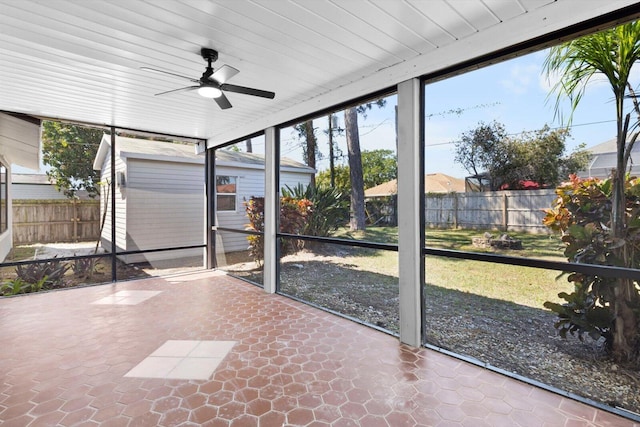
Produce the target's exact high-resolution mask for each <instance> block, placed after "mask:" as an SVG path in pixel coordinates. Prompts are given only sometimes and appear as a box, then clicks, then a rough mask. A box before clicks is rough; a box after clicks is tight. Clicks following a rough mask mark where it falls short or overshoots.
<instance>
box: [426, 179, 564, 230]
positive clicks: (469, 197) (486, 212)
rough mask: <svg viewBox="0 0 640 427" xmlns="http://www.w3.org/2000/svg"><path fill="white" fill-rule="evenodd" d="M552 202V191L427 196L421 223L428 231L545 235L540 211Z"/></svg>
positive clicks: (542, 214) (542, 213) (553, 197)
mask: <svg viewBox="0 0 640 427" xmlns="http://www.w3.org/2000/svg"><path fill="white" fill-rule="evenodd" d="M555 198H556V194H555V190H553V189H549V190H526V191H491V192H485V193H449V194H427V195H426V196H425V222H426V225H427V227H432V228H470V229H497V230H502V231H525V232H529V233H547V232H549V229H548V228H547V227H545V226H544V225H543V224H542V218H544V211H543V210H544V209H547V208H550V207H551V204H552V202H553V200H555Z"/></svg>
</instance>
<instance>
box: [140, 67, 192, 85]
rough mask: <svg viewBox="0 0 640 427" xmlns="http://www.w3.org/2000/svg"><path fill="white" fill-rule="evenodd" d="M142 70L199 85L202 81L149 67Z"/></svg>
mask: <svg viewBox="0 0 640 427" xmlns="http://www.w3.org/2000/svg"><path fill="white" fill-rule="evenodd" d="M140 69H141V70H144V71H151V72H152V73H159V74H167V75H170V76H174V77H180V78H181V79H186V80H189V81H190V82H194V83H198V82H199V81H200V80H197V79H192V78H191V77H187V76H183V75H180V74H176V73H172V72H171V71H165V70H158V69H156V68H149V67H140Z"/></svg>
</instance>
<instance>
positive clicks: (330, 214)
mask: <svg viewBox="0 0 640 427" xmlns="http://www.w3.org/2000/svg"><path fill="white" fill-rule="evenodd" d="M282 194H283V196H284V197H289V198H292V199H297V200H308V201H310V202H311V204H312V206H313V209H312V210H311V211H310V212H308V214H307V218H306V223H305V227H304V229H303V231H302V233H303V234H306V235H309V236H330V235H332V234H333V233H334V232H335V231H336V230H337V229H338V228H339V227H342V226H343V225H345V223H347V222H348V221H349V203H348V202H347V201H346V199H345V198H344V197H343V194H342V193H341V192H340V191H339V190H337V189H335V188H331V187H328V186H324V185H318V186H313V185H308V186H306V187H305V186H303V185H302V184H298V185H297V186H295V187H293V188H291V187H289V186H285V188H283V189H282Z"/></svg>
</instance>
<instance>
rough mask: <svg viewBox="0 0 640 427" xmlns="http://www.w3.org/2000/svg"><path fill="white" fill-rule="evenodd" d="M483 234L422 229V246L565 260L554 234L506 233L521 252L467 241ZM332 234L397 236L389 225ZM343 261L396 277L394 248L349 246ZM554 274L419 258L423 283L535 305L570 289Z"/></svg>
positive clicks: (391, 240) (377, 239)
mask: <svg viewBox="0 0 640 427" xmlns="http://www.w3.org/2000/svg"><path fill="white" fill-rule="evenodd" d="M491 233H492V234H493V235H494V236H496V237H498V236H499V233H498V232H495V231H493V232H491ZM483 234H484V231H483V230H427V231H426V244H427V246H429V247H434V248H442V249H454V250H462V251H473V252H491V253H497V254H503V255H511V256H521V257H527V258H542V259H553V260H557V261H564V260H566V258H564V257H563V256H562V247H561V246H560V241H559V239H558V238H557V237H556V236H549V235H545V234H527V233H509V235H510V236H511V237H512V238H514V239H519V240H521V241H522V246H523V249H522V250H494V249H488V248H477V247H474V246H473V245H472V243H471V241H472V238H473V237H479V236H482V235H483ZM336 237H342V238H354V239H358V240H368V241H373V242H384V243H397V240H398V235H397V228H395V227H371V228H368V229H367V230H365V231H359V232H355V233H354V232H350V231H348V230H340V231H339V232H338V233H337V234H336ZM343 262H344V263H345V264H348V265H350V266H353V267H352V268H355V269H357V270H361V271H370V272H375V273H379V274H384V275H387V276H392V277H396V278H397V277H398V255H397V253H396V252H390V251H377V250H371V249H353V250H350V251H349V254H348V255H346V256H345V257H344V258H343ZM560 273H561V272H558V271H554V270H544V269H538V268H531V267H521V266H514V265H505V264H495V263H487V262H480V261H471V260H458V259H453V258H446V257H434V256H429V257H427V258H426V260H425V282H426V284H427V286H429V287H436V288H440V289H443V290H444V289H450V290H457V291H461V292H466V293H470V294H476V295H480V296H483V297H487V298H491V299H496V300H502V301H510V302H514V303H516V304H520V305H525V306H529V307H534V308H541V309H542V308H543V304H544V302H545V301H555V302H559V301H560V300H559V298H558V293H559V292H562V291H571V289H572V286H571V284H569V283H568V282H567V281H566V279H565V278H564V277H558V276H559V275H560ZM430 291H431V292H436V291H437V289H430ZM545 310H546V309H545Z"/></svg>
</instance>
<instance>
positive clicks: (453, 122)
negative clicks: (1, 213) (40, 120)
mask: <svg viewBox="0 0 640 427" xmlns="http://www.w3.org/2000/svg"><path fill="white" fill-rule="evenodd" d="M546 55H547V51H546V50H545V51H540V52H535V53H531V54H528V55H523V56H520V57H517V58H515V59H511V60H508V61H505V62H501V63H498V64H494V65H491V66H487V67H484V68H481V69H478V70H474V71H470V72H467V73H465V74H461V75H459V76H455V77H451V78H448V79H445V80H442V81H438V82H434V83H430V84H428V85H427V86H426V89H425V115H426V121H425V142H426V149H425V169H426V172H427V173H435V172H441V173H446V174H448V175H451V176H454V177H458V178H463V177H465V176H468V175H469V173H467V171H465V170H464V168H463V167H462V166H461V165H460V164H458V163H456V162H455V161H454V157H455V154H454V147H455V145H454V143H455V141H458V140H459V139H460V136H461V134H462V133H465V132H468V131H470V130H472V129H474V128H476V127H477V126H478V124H479V123H480V122H484V123H490V122H492V121H494V120H495V121H497V122H499V123H502V124H503V125H504V126H505V129H506V131H507V133H509V134H514V135H516V134H520V133H522V132H525V131H536V130H539V129H541V128H542V127H543V126H544V125H545V124H547V125H549V126H550V127H552V128H555V127H561V126H563V122H562V120H561V119H560V118H559V117H558V116H557V115H556V114H555V95H552V96H551V97H550V96H549V93H550V90H551V89H550V88H551V85H552V83H550V82H549V81H548V80H547V78H546V76H545V75H544V72H543V63H544V60H545V58H546ZM636 68H640V67H636ZM639 81H640V71H639V70H638V69H636V70H635V74H634V76H633V77H632V83H634V87H637V84H638V82H639ZM395 105H396V96H395V95H393V96H390V97H389V98H387V102H386V105H385V107H383V108H378V107H373V108H372V109H371V110H370V111H369V112H368V113H367V115H366V117H363V116H360V117H359V128H360V144H361V149H362V150H376V149H392V150H394V151H395V109H394V107H395ZM561 111H562V113H563V115H564V117H565V122H564V124H566V118H567V117H568V115H569V113H570V110H569V108H568V105H567V104H566V103H565V105H564V107H563V108H561ZM337 117H338V126H339V127H342V128H343V127H344V115H343V114H342V113H338V114H337ZM314 127H316V129H317V130H316V134H317V136H318V145H319V147H320V153H321V154H320V157H321V158H320V159H319V161H318V167H317V168H318V170H323V169H327V168H328V165H329V161H328V158H327V156H328V140H327V135H326V129H327V128H328V119H327V117H326V116H325V117H321V118H319V119H317V120H314ZM615 135H616V123H615V106H614V104H613V95H612V92H611V89H610V86H609V84H608V83H607V82H606V81H604V80H603V79H596V80H594V81H593V82H592V83H591V84H590V85H589V87H588V90H587V92H586V94H585V96H584V98H583V99H582V101H581V103H580V105H579V106H578V108H577V110H576V111H575V112H574V115H573V121H572V127H571V136H570V137H569V138H568V139H567V141H566V145H567V153H569V152H570V151H572V150H573V149H574V148H575V147H577V146H578V145H579V144H581V143H584V144H586V146H587V147H589V146H593V145H597V144H599V143H602V142H604V141H607V140H609V139H612V138H614V137H615ZM334 140H335V141H336V143H337V146H338V149H339V150H341V151H342V153H343V154H344V156H343V158H342V159H341V160H338V163H343V164H346V161H347V159H346V140H345V137H344V134H335V139H334ZM281 141H282V146H281V153H282V155H283V156H286V157H289V158H292V159H294V160H298V161H302V149H301V140H300V139H299V138H298V137H297V133H296V132H295V131H294V130H293V129H292V128H288V129H284V130H283V131H282V134H281ZM239 147H240V148H242V149H244V147H243V145H242V144H240V145H239ZM253 150H254V152H264V139H263V138H258V139H254V140H253ZM28 172H30V171H28ZM23 173H24V172H23Z"/></svg>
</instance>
